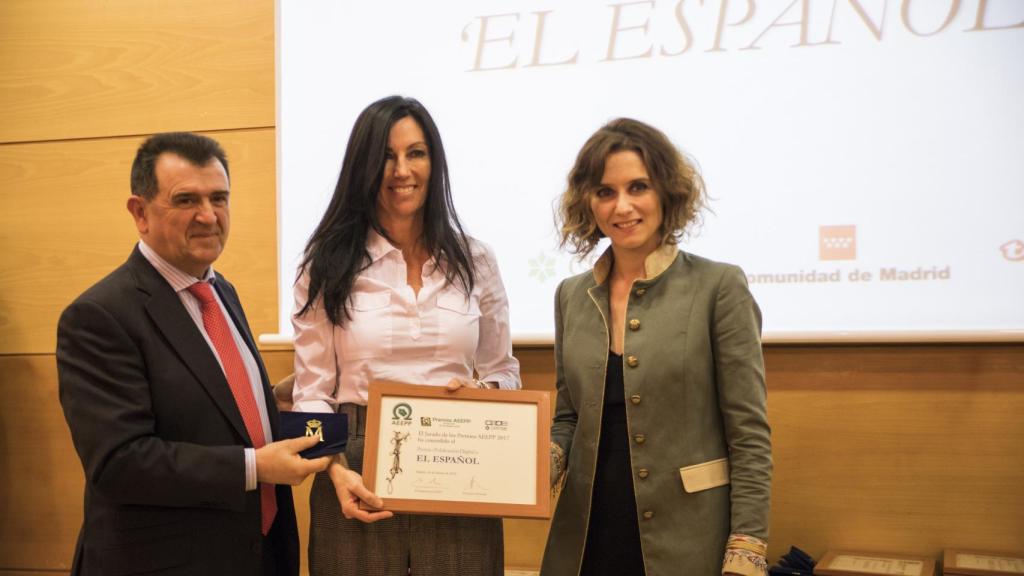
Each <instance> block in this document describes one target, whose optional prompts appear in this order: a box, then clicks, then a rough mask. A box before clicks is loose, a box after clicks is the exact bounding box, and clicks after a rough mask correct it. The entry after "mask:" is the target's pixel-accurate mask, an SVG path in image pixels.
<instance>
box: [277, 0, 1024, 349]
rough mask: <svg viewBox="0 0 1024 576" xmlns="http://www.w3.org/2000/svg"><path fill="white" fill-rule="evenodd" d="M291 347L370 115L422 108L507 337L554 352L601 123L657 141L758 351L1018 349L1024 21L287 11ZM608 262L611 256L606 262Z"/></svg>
mask: <svg viewBox="0 0 1024 576" xmlns="http://www.w3.org/2000/svg"><path fill="white" fill-rule="evenodd" d="M277 11H278V12H277V16H278V21H277V26H278V34H277V42H278V70H277V74H278V123H277V134H278V179H279V182H278V199H279V202H278V210H279V212H278V226H279V230H278V232H279V234H278V238H279V239H280V244H279V250H280V252H279V265H280V267H279V286H280V303H281V306H280V331H281V334H280V335H277V336H275V335H267V336H266V337H265V338H264V341H265V342H272V341H277V340H280V339H287V338H288V337H289V335H290V333H291V323H290V315H291V314H292V303H293V298H292V284H293V282H294V279H295V269H296V265H297V263H298V261H299V258H300V255H301V253H302V251H303V248H304V246H305V243H306V241H307V239H308V238H309V235H310V233H311V232H312V230H313V228H314V227H315V226H316V224H317V223H318V222H319V219H320V217H321V216H322V214H323V211H324V208H325V207H326V205H327V202H328V200H329V199H330V196H331V193H332V192H333V189H334V185H335V183H336V180H337V177H338V173H339V170H340V165H341V158H342V155H343V154H344V149H345V145H346V142H347V139H348V136H349V131H350V129H351V127H352V124H353V122H354V120H355V118H356V116H357V115H358V113H359V112H360V111H361V110H362V109H363V108H364V107H365V106H366V105H367V104H369V103H370V102H372V101H374V100H376V99H378V98H380V97H383V96H386V95H390V94H403V95H407V96H413V97H415V98H417V99H419V100H420V101H421V102H423V103H424V104H425V105H426V107H427V108H428V109H429V110H430V111H431V113H432V115H433V116H434V118H435V120H436V121H437V124H438V127H439V128H440V131H441V135H442V138H443V141H444V145H445V149H446V151H447V157H448V161H449V169H450V172H451V182H452V190H453V195H454V201H455V206H456V208H457V210H458V214H459V216H460V218H461V220H462V222H463V223H464V225H465V227H466V229H467V231H468V232H469V233H470V234H471V235H472V236H474V237H476V238H478V239H480V240H482V241H484V242H486V243H487V244H489V245H490V246H491V247H492V248H493V249H494V250H495V251H496V253H497V256H498V262H499V265H500V268H501V274H502V277H503V279H504V282H505V286H506V288H507V290H508V293H509V300H510V309H511V316H512V329H513V336H514V338H515V339H516V341H517V342H520V343H545V342H551V341H552V338H553V330H554V328H553V316H552V315H553V296H554V291H555V288H556V286H557V284H558V282H559V281H560V280H561V279H563V278H566V277H568V276H570V275H573V274H578V273H581V272H584V271H586V270H587V269H588V267H589V264H590V263H589V262H586V261H584V262H581V261H578V260H576V259H575V258H574V257H573V256H572V255H571V254H569V253H567V252H565V251H563V250H560V249H559V248H558V239H557V235H556V232H555V224H554V220H553V208H554V206H555V202H556V200H557V198H558V196H559V194H560V193H561V192H562V191H563V189H564V185H565V178H566V174H567V172H568V170H569V168H570V166H571V164H572V162H573V159H574V157H575V155H576V153H577V151H578V150H579V148H580V146H581V145H582V144H583V142H584V141H585V140H586V139H587V137H588V136H589V135H590V134H592V133H593V132H594V131H595V130H596V129H597V128H598V127H600V126H601V125H602V124H603V123H605V122H607V121H608V120H610V119H613V118H616V117H620V116H629V117H634V118H637V119H640V120H643V121H646V122H649V123H651V124H653V125H655V126H657V127H659V128H661V129H662V130H663V131H665V132H666V133H667V134H668V135H669V137H670V138H671V139H672V140H673V142H675V143H676V145H677V146H679V147H680V148H681V149H682V150H684V151H685V152H686V153H687V154H688V155H690V156H691V157H692V158H694V159H695V160H696V161H697V163H698V164H699V166H700V168H701V171H702V173H703V176H704V179H705V181H706V183H707V189H708V192H709V194H710V196H711V198H712V201H711V204H710V207H711V211H709V212H707V213H706V214H705V217H704V219H703V222H702V224H701V225H700V226H699V227H697V228H695V229H694V230H693V233H692V234H691V235H689V236H688V237H687V238H686V239H685V240H684V241H683V243H682V248H683V249H684V250H686V251H689V252H693V253H696V254H699V255H702V256H705V257H708V258H712V259H715V260H721V261H727V262H732V263H735V264H738V265H740V266H742V267H743V269H744V271H745V272H746V274H747V278H748V281H749V283H750V288H751V290H752V292H753V294H754V296H755V297H756V299H757V301H758V303H759V304H760V307H761V309H762V311H763V316H764V332H765V339H766V340H767V341H804V340H807V341H815V340H823V341H828V340H850V341H859V340H868V341H872V340H874V341H902V340H911V341H931V340H964V339H966V340H972V339H976V340H1022V339H1024V160H1022V159H1024V104H1022V103H1024V2H1022V1H1020V0H962V1H960V0H916V1H915V0H902V1H898V0H792V1H786V0H783V1H774V0H733V1H729V0H672V1H655V0H645V1H626V2H623V1H619V2H615V1H602V2H595V1H568V0H515V1H512V0H505V1H497V0H472V1H468V0H465V1H464V0H458V1H454V0H445V1H443V2H413V1H395V0H389V1H383V0H374V1H372V2H366V1H363V2H356V1H343V0H279V1H278V6H277ZM599 251H600V250H599Z"/></svg>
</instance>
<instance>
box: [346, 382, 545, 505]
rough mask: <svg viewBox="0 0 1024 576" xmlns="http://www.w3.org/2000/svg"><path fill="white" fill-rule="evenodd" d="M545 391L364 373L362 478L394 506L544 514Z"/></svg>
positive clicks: (372, 489) (387, 502)
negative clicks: (380, 378) (452, 385)
mask: <svg viewBox="0 0 1024 576" xmlns="http://www.w3.org/2000/svg"><path fill="white" fill-rule="evenodd" d="M550 437H551V394H550V392H544V391H536V390H493V389H475V388H460V389H458V390H455V391H454V392H452V391H448V390H447V389H445V388H444V387H438V386H420V385H412V384H398V383H393V382H373V383H371V384H370V391H369V399H368V401H367V409H366V444H365V447H364V453H363V483H364V484H365V485H366V487H367V488H368V489H370V490H371V491H373V492H374V493H376V494H377V495H378V496H380V497H381V498H382V499H383V500H384V509H386V510H391V511H393V512H398V513H403V512H404V513H421V514H446V515H457V516H502V517H511V518H550V517H551V490H550V486H549V484H550V479H549V470H548V468H549V464H550V448H549V445H550Z"/></svg>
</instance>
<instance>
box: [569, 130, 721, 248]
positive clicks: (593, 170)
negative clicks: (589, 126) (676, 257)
mask: <svg viewBox="0 0 1024 576" xmlns="http://www.w3.org/2000/svg"><path fill="white" fill-rule="evenodd" d="M623 150H631V151H633V152H636V153H637V154H639V155H640V158H641V159H642V160H643V162H644V166H645V167H646V168H647V174H648V176H650V178H651V183H652V185H653V186H654V189H655V190H656V191H657V192H658V196H659V198H660V199H661V207H662V221H661V230H660V232H661V241H662V243H663V244H664V243H671V244H675V243H677V242H678V241H679V240H680V239H681V238H682V236H683V235H684V234H685V233H686V231H687V229H688V228H689V227H690V225H691V224H693V223H694V222H696V221H698V220H699V218H700V212H701V210H703V209H704V208H705V205H706V192H705V191H704V180H703V178H701V176H700V172H698V170H697V167H696V164H695V163H694V162H693V161H692V160H691V159H690V158H688V157H687V156H686V155H684V154H683V153H682V152H680V151H679V149H677V148H676V147H675V146H674V145H673V144H672V142H671V141H670V140H669V139H668V137H667V136H665V134H664V133H662V132H661V131H660V130H658V129H657V128H655V127H653V126H650V125H648V124H644V123H643V122H640V121H639V120H633V119H632V118H618V119H616V120H612V121H611V122H609V123H607V124H605V125H604V126H602V127H601V128H600V129H599V130H598V131H597V132H595V133H594V135H593V136H591V137H590V139H589V140H587V142H586V144H584V145H583V148H582V149H581V150H580V153H579V154H578V155H577V156H576V163H575V164H574V165H573V167H572V170H571V171H570V172H569V178H568V187H567V188H566V190H565V192H563V193H562V197H561V200H560V201H559V208H558V224H559V231H560V236H561V242H560V244H561V246H562V247H563V248H564V247H566V246H568V247H569V248H570V250H571V251H572V252H573V253H574V254H577V255H579V256H580V257H585V256H587V255H588V254H590V252H591V251H592V250H593V249H594V247H595V246H597V243H598V241H599V240H600V239H601V238H602V237H603V236H604V234H602V233H601V230H600V229H599V228H598V227H597V222H596V221H595V220H594V214H593V212H592V211H591V210H590V198H591V196H592V195H593V194H594V192H596V191H597V189H598V188H599V187H600V184H601V177H602V176H604V163H605V160H606V159H607V158H608V156H609V155H611V154H614V153H615V152H621V151H623Z"/></svg>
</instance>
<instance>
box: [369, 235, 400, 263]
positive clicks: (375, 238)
mask: <svg viewBox="0 0 1024 576" xmlns="http://www.w3.org/2000/svg"><path fill="white" fill-rule="evenodd" d="M395 250H398V248H395V246H394V245H392V244H391V242H388V239H387V238H385V237H384V236H381V234H380V232H377V231H376V230H374V229H373V228H370V231H369V232H368V233H367V234H366V251H367V252H369V253H370V261H371V262H376V261H377V260H380V259H381V258H383V257H384V256H385V255H387V254H388V253H389V252H392V251H395Z"/></svg>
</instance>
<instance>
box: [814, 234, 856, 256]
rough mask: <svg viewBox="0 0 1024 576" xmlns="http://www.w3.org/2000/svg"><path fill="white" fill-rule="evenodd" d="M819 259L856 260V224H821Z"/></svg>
mask: <svg viewBox="0 0 1024 576" xmlns="http://www.w3.org/2000/svg"><path fill="white" fill-rule="evenodd" d="M818 259H819V260H856V259H857V227H856V226H819V227H818Z"/></svg>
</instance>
